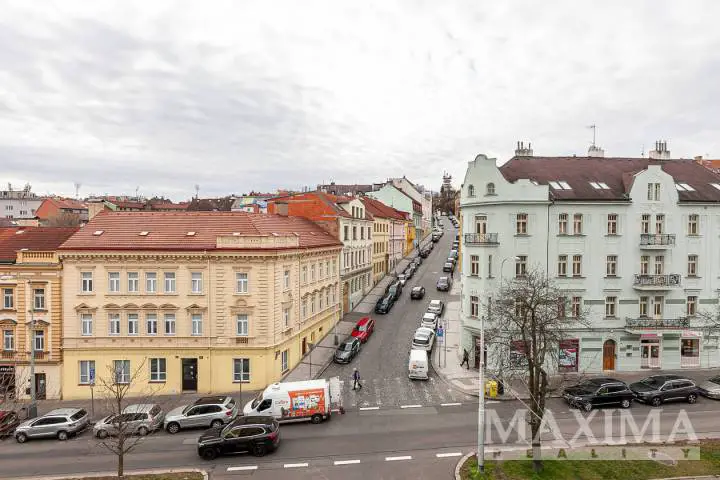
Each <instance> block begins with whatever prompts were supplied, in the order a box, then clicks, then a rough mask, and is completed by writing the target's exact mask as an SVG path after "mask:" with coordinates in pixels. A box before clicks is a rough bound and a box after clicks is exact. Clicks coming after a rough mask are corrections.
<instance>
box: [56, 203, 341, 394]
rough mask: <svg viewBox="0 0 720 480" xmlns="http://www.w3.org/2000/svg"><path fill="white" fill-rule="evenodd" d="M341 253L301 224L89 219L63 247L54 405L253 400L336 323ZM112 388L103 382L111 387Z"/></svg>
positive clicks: (141, 215)
mask: <svg viewBox="0 0 720 480" xmlns="http://www.w3.org/2000/svg"><path fill="white" fill-rule="evenodd" d="M341 249H342V244H341V243H340V242H339V241H338V240H337V239H336V238H335V237H334V236H333V235H331V234H329V233H328V232H326V231H324V230H323V229H322V228H320V227H319V226H318V225H316V224H315V223H313V222H311V221H308V220H306V219H304V218H296V217H282V216H278V215H262V214H248V213H245V212H183V213H171V212H117V213H106V214H103V215H98V216H96V217H95V218H93V219H92V220H91V221H90V222H89V223H88V225H86V226H85V227H84V228H83V229H82V230H80V231H79V232H78V233H76V234H75V235H74V236H73V237H71V238H70V239H69V240H68V241H67V242H66V243H65V244H64V245H63V246H62V247H61V249H60V251H59V252H60V257H61V259H62V262H63V265H64V270H63V316H64V319H65V321H64V325H63V333H64V335H63V336H64V340H63V346H64V366H63V397H64V398H69V399H73V398H88V397H89V396H90V388H91V386H92V385H93V383H94V382H95V383H97V380H95V379H96V378H97V379H99V378H100V377H102V376H105V377H106V378H107V376H108V375H114V376H115V378H116V379H117V380H118V381H121V382H130V379H131V378H133V376H137V378H138V379H137V380H136V381H135V382H132V384H131V385H130V389H131V392H132V393H133V394H136V395H140V394H144V393H147V392H148V391H152V392H154V393H162V394H174V393H179V392H199V393H221V392H229V391H236V390H240V389H247V390H260V389H262V388H264V387H265V386H267V385H268V384H269V383H273V382H276V381H278V380H280V379H281V378H282V377H283V375H285V374H286V373H287V372H288V371H290V369H292V368H293V367H294V366H295V365H297V364H298V363H299V362H300V361H301V359H302V357H303V356H304V355H305V354H307V353H308V352H309V350H310V347H309V344H310V343H314V342H318V341H319V340H320V339H321V338H322V337H323V336H325V335H326V334H327V333H329V332H330V330H331V329H332V328H333V327H334V325H335V324H336V323H337V322H338V320H339V318H340V305H339V301H340V277H339V270H340V264H339V253H340V251H341ZM110 378H112V377H110Z"/></svg>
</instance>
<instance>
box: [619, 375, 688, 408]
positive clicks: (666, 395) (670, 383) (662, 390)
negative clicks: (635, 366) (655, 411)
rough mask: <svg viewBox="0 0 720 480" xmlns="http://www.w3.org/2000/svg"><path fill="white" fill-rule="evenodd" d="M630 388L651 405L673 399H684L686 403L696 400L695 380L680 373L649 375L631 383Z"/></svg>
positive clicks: (636, 395)
mask: <svg viewBox="0 0 720 480" xmlns="http://www.w3.org/2000/svg"><path fill="white" fill-rule="evenodd" d="M630 390H632V392H633V393H634V394H635V398H637V399H638V400H639V401H641V402H643V403H648V404H650V405H652V406H653V407H659V406H660V405H662V404H663V403H665V402H672V401H674V400H686V401H687V402H688V403H695V402H696V401H697V387H696V386H695V382H693V381H692V380H690V379H689V378H685V377H681V376H680V375H651V376H649V377H647V378H644V379H642V380H640V381H639V382H635V383H631V384H630Z"/></svg>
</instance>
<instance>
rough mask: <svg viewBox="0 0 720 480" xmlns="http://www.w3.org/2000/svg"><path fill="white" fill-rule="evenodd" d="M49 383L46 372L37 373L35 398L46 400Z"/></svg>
mask: <svg viewBox="0 0 720 480" xmlns="http://www.w3.org/2000/svg"><path fill="white" fill-rule="evenodd" d="M46 390H47V383H46V378H45V374H44V373H36V374H35V398H37V399H38V400H45V396H46V393H45V392H46Z"/></svg>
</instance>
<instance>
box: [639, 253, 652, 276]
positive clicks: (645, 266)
mask: <svg viewBox="0 0 720 480" xmlns="http://www.w3.org/2000/svg"><path fill="white" fill-rule="evenodd" d="M649 267H650V255H642V256H641V257H640V275H647V274H648V272H649V271H650V270H649Z"/></svg>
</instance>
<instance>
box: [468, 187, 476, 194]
mask: <svg viewBox="0 0 720 480" xmlns="http://www.w3.org/2000/svg"><path fill="white" fill-rule="evenodd" d="M474 196H475V186H474V185H468V197H474Z"/></svg>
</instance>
